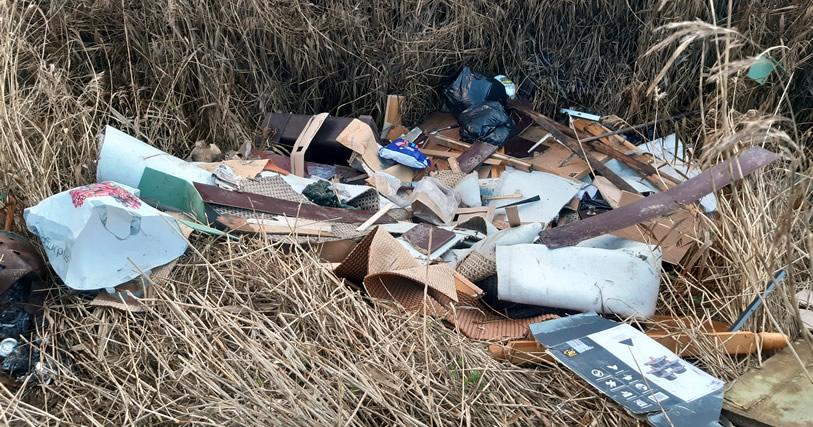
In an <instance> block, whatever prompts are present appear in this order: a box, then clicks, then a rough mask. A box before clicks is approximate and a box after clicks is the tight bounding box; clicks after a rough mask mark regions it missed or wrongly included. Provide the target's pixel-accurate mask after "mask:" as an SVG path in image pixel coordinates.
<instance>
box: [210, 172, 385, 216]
mask: <svg viewBox="0 0 813 427" xmlns="http://www.w3.org/2000/svg"><path fill="white" fill-rule="evenodd" d="M195 189H197V190H198V193H200V196H201V197H202V198H203V201H204V202H206V203H213V204H216V205H223V206H231V207H234V208H241V209H248V210H253V211H257V212H264V213H270V214H276V215H285V216H288V217H293V218H308V219H316V220H322V221H337V222H347V223H362V222H365V221H367V220H369V219H370V218H371V217H372V216H373V215H375V214H376V213H375V212H372V211H366V210H353V209H341V208H329V207H325V206H318V205H306V204H301V203H297V202H290V201H288V200H282V199H275V198H273V197H266V196H261V195H259V194H252V193H238V192H235V191H228V190H223V189H221V188H218V187H215V186H214V185H206V184H201V183H199V182H196V183H195ZM394 222H395V220H394V219H392V217H390V216H389V215H385V216H382V217H380V218H377V219H376V220H375V223H377V224H392V223H394Z"/></svg>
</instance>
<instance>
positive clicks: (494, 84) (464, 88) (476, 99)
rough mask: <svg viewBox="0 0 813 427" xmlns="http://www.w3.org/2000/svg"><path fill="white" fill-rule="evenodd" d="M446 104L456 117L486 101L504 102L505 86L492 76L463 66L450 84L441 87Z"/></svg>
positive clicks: (505, 97)
mask: <svg viewBox="0 0 813 427" xmlns="http://www.w3.org/2000/svg"><path fill="white" fill-rule="evenodd" d="M443 96H444V97H445V98H446V106H447V107H449V111H451V112H452V114H454V115H455V117H457V116H458V115H460V113H462V112H463V111H464V110H466V109H467V108H469V107H471V106H473V105H478V104H482V103H484V102H488V101H496V102H499V103H501V104H504V103H505V100H506V99H507V96H506V94H505V86H503V85H502V83H500V82H499V81H497V80H496V79H494V78H492V77H486V76H484V75H482V74H480V73H475V72H473V71H471V70H470V69H469V67H464V68H463V71H461V72H460V74H459V75H458V76H457V79H455V81H454V82H452V84H450V85H449V86H446V87H445V88H443Z"/></svg>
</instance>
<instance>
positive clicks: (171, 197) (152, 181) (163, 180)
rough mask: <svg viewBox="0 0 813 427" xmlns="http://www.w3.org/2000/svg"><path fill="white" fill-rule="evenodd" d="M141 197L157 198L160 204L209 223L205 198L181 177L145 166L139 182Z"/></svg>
mask: <svg viewBox="0 0 813 427" xmlns="http://www.w3.org/2000/svg"><path fill="white" fill-rule="evenodd" d="M138 189H139V190H141V198H142V199H147V200H155V201H157V202H158V203H159V207H160V205H164V206H169V207H172V208H175V209H178V210H180V211H183V212H188V213H191V214H192V215H194V216H195V218H197V220H198V221H200V222H201V223H203V224H209V221H208V220H207V217H206V208H205V207H204V205H203V199H202V198H201V197H200V194H198V190H195V187H194V186H193V185H192V184H190V183H188V182H186V181H184V180H183V179H181V178H178V177H175V176H172V175H169V174H166V173H163V172H161V171H157V170H155V169H151V168H145V169H144V174H143V175H142V176H141V182H139V183H138Z"/></svg>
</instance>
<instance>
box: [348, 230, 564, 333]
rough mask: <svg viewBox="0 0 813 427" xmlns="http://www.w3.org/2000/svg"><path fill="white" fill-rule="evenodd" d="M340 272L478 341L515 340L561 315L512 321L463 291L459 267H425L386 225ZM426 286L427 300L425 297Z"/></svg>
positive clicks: (376, 294) (372, 293) (383, 297)
mask: <svg viewBox="0 0 813 427" xmlns="http://www.w3.org/2000/svg"><path fill="white" fill-rule="evenodd" d="M335 273H336V275H337V276H339V277H343V278H345V279H347V280H350V281H351V282H354V283H363V284H364V288H365V289H366V290H367V292H368V293H369V294H370V296H372V297H374V298H378V299H380V300H383V301H385V302H386V301H389V302H391V303H394V304H395V303H397V305H400V306H401V307H404V308H405V309H407V310H409V311H414V312H420V313H422V312H423V310H424V308H425V309H426V313H427V314H429V315H432V316H436V317H441V318H444V319H445V320H447V321H448V322H450V323H451V324H453V325H455V326H456V327H457V328H458V329H459V330H460V332H461V333H463V334H464V335H465V336H467V337H469V338H473V339H478V340H488V341H495V340H509V339H517V338H523V337H526V336H527V335H528V332H529V330H528V325H529V324H530V323H534V322H541V321H544V320H548V319H551V318H555V317H557V316H555V315H542V316H537V317H534V318H530V319H507V318H505V317H504V316H500V315H497V314H495V313H494V312H492V311H491V310H490V309H488V308H486V307H484V306H483V305H482V303H480V302H479V301H478V298H479V297H476V296H471V295H470V294H471V293H472V292H471V291H466V292H459V291H457V287H458V285H457V281H456V279H455V276H454V271H453V270H452V269H451V268H449V267H448V265H446V264H440V265H430V266H421V265H419V264H418V262H417V261H416V260H415V259H413V258H412V256H411V255H410V254H409V251H407V250H406V248H404V247H403V246H401V244H400V243H398V242H397V241H396V240H395V238H393V237H392V236H391V235H390V234H389V233H387V232H386V231H385V230H384V229H383V228H382V227H378V228H376V230H375V231H373V232H372V233H370V234H368V235H367V236H366V237H365V238H364V239H363V240H362V241H361V242H360V243H359V244H358V245H357V246H356V247H355V248H354V249H353V251H352V252H351V253H350V255H348V256H347V258H345V260H344V261H342V263H341V264H340V265H339V266H338V267H337V268H336V270H335ZM424 289H426V292H427V299H426V300H424Z"/></svg>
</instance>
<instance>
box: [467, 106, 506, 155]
mask: <svg viewBox="0 0 813 427" xmlns="http://www.w3.org/2000/svg"><path fill="white" fill-rule="evenodd" d="M457 121H458V122H460V139H461V140H463V141H465V142H474V141H483V142H487V143H489V144H492V145H496V146H499V147H502V146H503V145H504V144H505V142H506V141H507V140H508V138H509V137H511V135H512V132H513V131H514V121H513V120H512V119H511V117H509V116H508V113H506V112H505V109H504V108H503V107H502V104H500V103H499V102H494V101H491V102H486V103H484V104H479V105H475V106H473V107H470V108H469V109H467V110H466V111H463V112H462V113H461V114H460V115H459V116H458V117H457Z"/></svg>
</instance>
